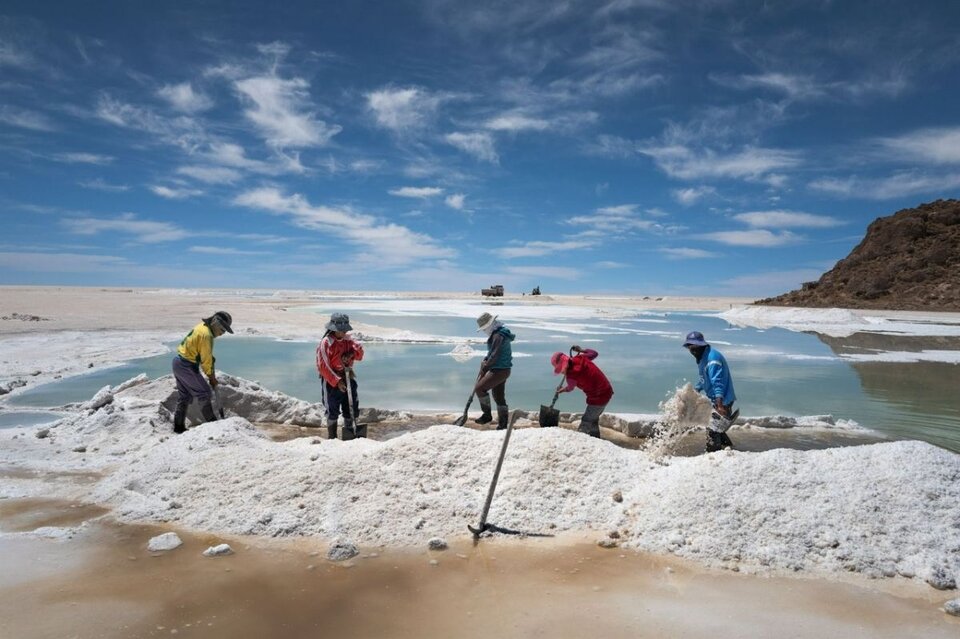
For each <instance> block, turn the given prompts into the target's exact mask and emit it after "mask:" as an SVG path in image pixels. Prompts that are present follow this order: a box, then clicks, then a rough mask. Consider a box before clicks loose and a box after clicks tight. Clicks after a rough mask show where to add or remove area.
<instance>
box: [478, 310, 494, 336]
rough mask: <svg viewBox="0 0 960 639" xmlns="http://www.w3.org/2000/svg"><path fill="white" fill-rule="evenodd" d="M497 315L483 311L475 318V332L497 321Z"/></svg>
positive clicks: (485, 328)
mask: <svg viewBox="0 0 960 639" xmlns="http://www.w3.org/2000/svg"><path fill="white" fill-rule="evenodd" d="M498 317H499V315H491V314H490V313H484V314H483V315H481V316H480V317H478V318H477V327H478V328H477V332H478V333H479V332H480V331H485V330H487V329H488V328H490V325H491V324H493V323H494V322H496V321H497V318H498Z"/></svg>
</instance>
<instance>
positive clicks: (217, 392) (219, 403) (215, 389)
mask: <svg viewBox="0 0 960 639" xmlns="http://www.w3.org/2000/svg"><path fill="white" fill-rule="evenodd" d="M216 366H217V358H216V357H214V358H213V362H211V363H210V370H211V371H216ZM214 375H216V373H215V372H214ZM213 398H214V399H215V400H217V414H218V415H220V419H226V418H227V416H226V414H224V412H223V402H222V401H221V400H220V384H217V385H216V386H214V387H213Z"/></svg>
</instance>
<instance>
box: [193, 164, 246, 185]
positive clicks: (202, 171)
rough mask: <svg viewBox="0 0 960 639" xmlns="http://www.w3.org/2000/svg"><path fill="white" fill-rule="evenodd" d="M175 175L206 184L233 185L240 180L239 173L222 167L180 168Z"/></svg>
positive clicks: (195, 166)
mask: <svg viewBox="0 0 960 639" xmlns="http://www.w3.org/2000/svg"><path fill="white" fill-rule="evenodd" d="M177 173H179V174H180V175H186V176H188V177H192V178H193V179H195V180H200V181H201V182H206V183H207V184H233V183H234V182H236V181H237V180H239V179H240V172H239V171H237V170H235V169H230V168H227V167H223V166H198V165H191V166H181V167H180V168H178V169H177Z"/></svg>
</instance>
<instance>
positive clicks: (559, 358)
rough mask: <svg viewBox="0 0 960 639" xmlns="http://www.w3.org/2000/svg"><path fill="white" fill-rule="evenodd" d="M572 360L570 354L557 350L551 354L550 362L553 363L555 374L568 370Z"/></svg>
mask: <svg viewBox="0 0 960 639" xmlns="http://www.w3.org/2000/svg"><path fill="white" fill-rule="evenodd" d="M569 362H570V356H569V355H566V354H564V353H561V352H559V351H558V352H556V353H554V354H553V355H551V356H550V363H551V364H553V374H554V375H559V374H560V373H562V372H563V371H565V370H567V364H568V363H569Z"/></svg>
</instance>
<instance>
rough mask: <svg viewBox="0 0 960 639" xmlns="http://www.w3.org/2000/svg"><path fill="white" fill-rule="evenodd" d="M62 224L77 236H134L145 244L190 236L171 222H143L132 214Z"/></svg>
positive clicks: (171, 240)
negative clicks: (112, 234) (116, 234)
mask: <svg viewBox="0 0 960 639" xmlns="http://www.w3.org/2000/svg"><path fill="white" fill-rule="evenodd" d="M60 222H61V224H63V226H64V227H66V229H67V230H68V231H70V232H71V233H74V234H76V235H98V234H100V233H124V234H127V235H133V236H134V239H135V240H136V241H138V242H142V243H145V244H154V243H158V242H176V241H178V240H182V239H184V238H186V237H188V236H189V235H190V234H189V233H187V231H186V230H184V229H182V228H180V227H178V226H176V225H174V224H170V223H169V222H154V221H151V220H141V219H137V217H136V216H135V215H134V214H132V213H126V214H124V215H121V216H120V217H117V218H113V219H102V218H93V217H76V218H66V219H63V220H61V221H60Z"/></svg>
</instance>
